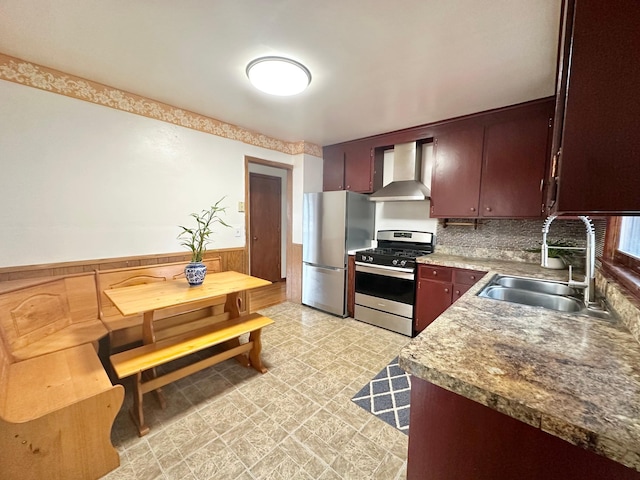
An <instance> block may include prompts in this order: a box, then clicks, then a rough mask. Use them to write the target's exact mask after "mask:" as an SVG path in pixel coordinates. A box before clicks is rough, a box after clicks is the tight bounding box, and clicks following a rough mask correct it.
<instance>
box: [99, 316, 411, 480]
mask: <svg viewBox="0 0 640 480" xmlns="http://www.w3.org/2000/svg"><path fill="white" fill-rule="evenodd" d="M261 311H262V312H263V313H264V314H265V315H267V316H269V317H271V318H273V319H274V320H275V322H276V323H275V325H271V326H270V327H267V328H266V329H265V331H264V332H263V360H264V363H265V365H266V366H267V367H268V368H269V372H268V373H266V374H264V375H261V374H259V373H258V372H256V371H255V370H252V369H248V368H244V367H242V366H241V365H240V364H238V363H237V362H236V361H235V360H228V361H226V362H223V363H221V364H219V365H216V366H214V367H211V368H208V369H206V370H203V371H201V372H199V373H197V374H194V375H191V376H190V377H187V378H185V379H182V380H180V381H178V382H175V383H173V384H171V385H169V386H167V387H165V389H164V391H165V394H166V397H167V403H168V406H167V408H166V409H165V410H161V409H160V408H159V406H158V404H157V402H156V401H155V399H154V398H153V396H152V395H147V396H146V397H145V414H146V418H147V419H148V421H149V424H150V426H151V432H150V433H149V434H148V435H146V436H145V437H142V438H139V437H138V436H137V434H136V430H135V428H134V426H133V424H132V423H131V420H130V418H129V415H128V412H127V410H128V408H129V406H130V405H131V394H130V389H129V388H128V384H127V395H126V397H125V403H124V405H123V407H122V409H121V411H120V413H119V414H118V416H117V418H116V421H115V424H114V428H113V433H112V437H113V442H114V445H115V446H116V448H117V449H118V451H119V453H120V461H121V466H120V467H119V468H118V469H117V470H114V471H113V472H111V473H110V474H108V475H107V476H106V477H105V478H106V479H108V480H115V479H155V478H160V479H180V480H193V479H197V480H201V479H216V480H223V479H233V480H235V479H238V480H245V479H246V480H249V479H254V480H257V479H286V480H290V479H321V480H333V479H358V480H361V479H380V480H395V479H401V478H405V476H406V452H407V436H406V435H405V434H403V433H401V432H400V431H398V430H396V429H395V428H393V427H391V426H389V425H387V424H386V423H384V422H383V421H381V420H379V419H377V418H376V417H374V416H373V415H371V414H370V413H368V412H365V411H364V410H363V409H361V408H360V407H358V406H357V405H355V404H354V403H353V402H351V397H352V396H353V395H354V394H355V393H356V392H357V391H358V390H360V388H362V386H364V385H365V383H366V382H368V381H369V380H371V378H373V377H374V376H375V375H376V374H377V373H378V372H379V371H380V370H381V369H382V368H383V367H384V366H385V365H387V364H388V363H389V361H390V360H391V359H393V358H394V357H395V356H396V355H398V352H399V351H400V349H401V348H402V346H404V345H405V344H406V343H407V342H408V340H409V339H408V338H407V337H404V336H402V335H398V334H395V333H392V332H389V331H386V330H383V329H379V328H377V327H372V326H370V325H366V324H364V323H361V322H356V321H354V320H352V319H340V318H337V317H334V316H331V315H327V314H324V313H322V312H318V311H316V310H313V309H310V308H307V307H303V306H301V305H297V304H293V303H282V304H280V305H276V306H273V307H269V308H266V309H263V310H261Z"/></svg>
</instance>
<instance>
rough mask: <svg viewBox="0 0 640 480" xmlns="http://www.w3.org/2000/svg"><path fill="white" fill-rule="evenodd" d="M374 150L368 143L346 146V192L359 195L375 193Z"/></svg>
mask: <svg viewBox="0 0 640 480" xmlns="http://www.w3.org/2000/svg"><path fill="white" fill-rule="evenodd" d="M373 173H374V171H373V149H372V148H371V146H370V145H369V144H367V143H348V144H346V145H345V160H344V184H345V187H344V189H345V190H350V191H352V192H358V193H371V192H373Z"/></svg>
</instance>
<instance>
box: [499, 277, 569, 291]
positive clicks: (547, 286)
mask: <svg viewBox="0 0 640 480" xmlns="http://www.w3.org/2000/svg"><path fill="white" fill-rule="evenodd" d="M493 284H495V285H500V286H503V287H509V288H518V289H520V290H527V291H530V292H539V293H548V294H551V295H575V296H579V295H580V291H579V290H578V289H576V288H571V287H569V286H567V285H566V284H564V283H560V282H551V281H547V280H539V279H537V278H523V277H507V276H502V275H500V276H498V278H497V279H496V280H494V282H493Z"/></svg>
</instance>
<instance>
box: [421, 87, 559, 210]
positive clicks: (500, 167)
mask: <svg viewBox="0 0 640 480" xmlns="http://www.w3.org/2000/svg"><path fill="white" fill-rule="evenodd" d="M553 105H554V102H553V99H545V100H541V101H535V102H529V103H526V104H522V105H519V106H515V107H511V108H507V109H501V110H498V111H494V112H490V113H487V114H479V115H475V116H472V117H467V118H464V119H462V120H459V121H453V122H450V123H448V124H447V125H446V127H445V128H443V129H442V131H441V132H440V133H437V134H436V136H435V138H434V145H435V147H434V155H435V162H434V166H433V175H432V182H431V216H432V217H434V218H446V217H453V218H477V217H483V218H535V217H541V216H542V215H543V213H544V206H543V191H544V178H545V171H546V165H547V160H548V158H549V138H550V131H551V119H552V116H553Z"/></svg>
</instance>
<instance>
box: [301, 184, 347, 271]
mask: <svg viewBox="0 0 640 480" xmlns="http://www.w3.org/2000/svg"><path fill="white" fill-rule="evenodd" d="M346 195H347V192H344V191H342V192H319V193H305V194H304V199H303V206H304V216H303V225H302V245H303V249H302V261H303V262H307V263H313V264H314V265H324V266H326V267H333V268H345V267H346V262H347V255H346V247H345V244H346V236H347V232H346V218H347V211H346V209H347V201H346Z"/></svg>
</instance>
